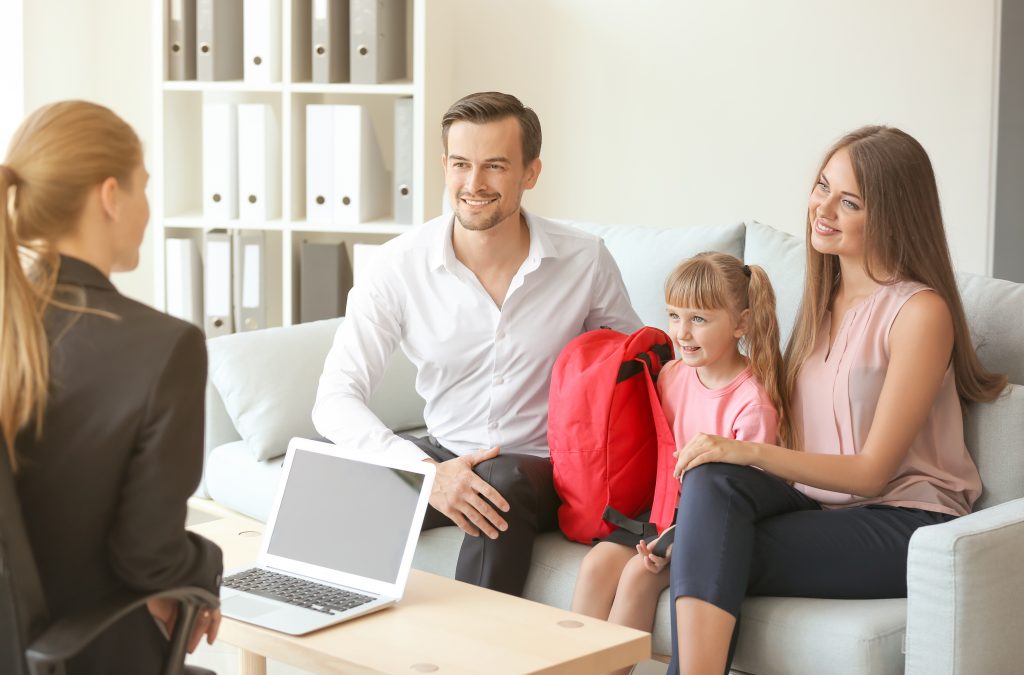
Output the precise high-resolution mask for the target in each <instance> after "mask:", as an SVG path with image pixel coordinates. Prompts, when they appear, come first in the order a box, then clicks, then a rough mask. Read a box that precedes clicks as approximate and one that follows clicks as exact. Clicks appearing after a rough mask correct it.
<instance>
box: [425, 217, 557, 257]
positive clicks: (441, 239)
mask: <svg viewBox="0 0 1024 675" xmlns="http://www.w3.org/2000/svg"><path fill="white" fill-rule="evenodd" d="M519 210H520V212H521V213H522V214H523V217H524V218H525V219H526V227H527V228H529V230H530V250H529V252H528V253H527V254H526V259H527V261H530V262H532V263H534V264H540V261H541V260H543V259H544V258H557V257H558V255H559V254H558V248H557V247H556V246H555V244H554V242H553V241H551V237H550V236H548V233H547V230H546V229H545V228H544V226H543V224H542V223H541V222H540V221H541V219H540V218H538V217H537V216H534V215H533V214H531V213H529V212H528V211H527V210H526V209H524V208H520V209H519ZM438 230H439V231H438V233H437V241H436V242H435V244H434V246H433V247H432V253H431V256H430V268H431V269H440V268H447V269H449V270H451V269H452V268H453V267H454V265H455V262H456V258H455V246H454V245H453V244H452V233H453V232H454V231H455V214H454V213H452V214H450V215H449V216H448V217H447V218H443V219H442V220H441V223H440V225H439V227H438Z"/></svg>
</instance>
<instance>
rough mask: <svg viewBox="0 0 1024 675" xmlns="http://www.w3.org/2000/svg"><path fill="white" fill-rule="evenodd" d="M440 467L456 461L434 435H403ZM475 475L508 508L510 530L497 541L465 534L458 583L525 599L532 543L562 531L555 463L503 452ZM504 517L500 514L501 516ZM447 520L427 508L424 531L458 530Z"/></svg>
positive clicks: (437, 512) (477, 467) (475, 470)
mask: <svg viewBox="0 0 1024 675" xmlns="http://www.w3.org/2000/svg"><path fill="white" fill-rule="evenodd" d="M402 438H405V439H407V440H409V441H412V442H413V443H415V444H416V445H417V446H418V447H419V448H420V449H421V450H423V452H425V453H427V454H428V455H430V457H431V458H432V459H434V460H435V461H438V462H444V461H447V460H449V459H454V458H455V457H457V455H456V454H455V453H453V452H452V451H450V450H448V449H447V448H444V447H442V446H441V445H440V444H439V443H438V442H437V440H436V439H434V438H433V437H431V436H427V437H424V438H416V437H413V436H407V435H403V436H402ZM473 471H474V473H476V474H477V475H478V476H480V477H481V478H483V479H484V480H485V481H487V483H488V484H490V485H491V486H492V487H493V488H494V489H495V490H497V491H498V492H499V493H500V494H501V496H502V497H504V498H505V500H506V501H507V502H508V504H509V510H508V512H507V513H502V517H503V518H504V519H505V521H506V522H507V523H508V529H507V530H505V531H504V532H499V533H498V538H497V539H491V538H490V537H487V536H486V535H483V534H481V535H480V536H478V537H472V536H470V535H468V534H467V535H466V536H465V537H464V539H463V541H462V548H461V549H460V550H459V560H458V563H457V564H456V567H455V578H456V579H458V580H459V581H465V582H466V583H470V584H474V585H476V586H483V587H484V588H490V589H491V590H495V591H501V592H502V593H508V594H510V595H516V596H522V594H523V587H524V586H525V585H526V575H527V574H528V573H529V571H530V561H531V560H532V559H533V540H534V539H535V538H536V536H537V535H538V534H540V533H542V532H548V531H551V530H554V529H557V527H558V506H559V504H560V503H561V502H560V501H559V499H558V495H557V494H556V493H555V487H554V483H553V482H552V478H551V461H550V460H548V459H547V458H544V457H536V456H534V455H524V454H517V453H514V452H504V451H502V453H501V454H500V455H498V456H497V457H495V458H494V459H489V460H487V461H486V462H481V463H480V464H477V465H476V467H474V469H473ZM499 512H500V511H499ZM454 524H455V523H453V522H452V520H451V519H450V518H448V516H446V515H444V514H443V513H441V512H440V511H438V510H437V509H435V508H434V507H432V506H430V507H428V508H427V514H426V517H425V518H424V519H423V529H424V530H429V529H432V528H435V527H444V526H446V525H454Z"/></svg>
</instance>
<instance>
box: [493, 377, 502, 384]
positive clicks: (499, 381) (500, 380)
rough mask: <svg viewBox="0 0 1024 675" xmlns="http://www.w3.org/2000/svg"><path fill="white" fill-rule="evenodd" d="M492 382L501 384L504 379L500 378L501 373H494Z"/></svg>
mask: <svg viewBox="0 0 1024 675" xmlns="http://www.w3.org/2000/svg"><path fill="white" fill-rule="evenodd" d="M493 382H494V384H501V383H502V382H504V380H503V379H501V375H495V376H494V380H493Z"/></svg>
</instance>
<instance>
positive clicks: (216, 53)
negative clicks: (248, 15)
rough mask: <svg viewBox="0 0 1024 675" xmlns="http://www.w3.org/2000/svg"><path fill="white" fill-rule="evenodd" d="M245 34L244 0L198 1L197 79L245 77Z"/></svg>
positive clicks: (238, 78) (208, 80)
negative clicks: (243, 35)
mask: <svg viewBox="0 0 1024 675" xmlns="http://www.w3.org/2000/svg"><path fill="white" fill-rule="evenodd" d="M242 33H243V31H242V0H198V8H197V10H196V75H197V79H199V80H202V81H204V82H211V81H217V80H241V79H242V73H243V63H242V54H243V52H242Z"/></svg>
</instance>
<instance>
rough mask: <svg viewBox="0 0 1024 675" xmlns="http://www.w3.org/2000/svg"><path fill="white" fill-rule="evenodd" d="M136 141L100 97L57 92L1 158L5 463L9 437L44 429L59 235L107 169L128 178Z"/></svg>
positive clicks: (0, 408) (0, 375) (138, 153)
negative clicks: (48, 323) (57, 98)
mask: <svg viewBox="0 0 1024 675" xmlns="http://www.w3.org/2000/svg"><path fill="white" fill-rule="evenodd" d="M141 161H142V145H141V143H140V142H139V138H138V136H137V135H136V134H135V132H134V131H133V130H132V128H131V127H130V126H128V124H127V123H125V122H124V120H122V119H121V118H120V117H118V116H117V115H115V114H114V113H113V112H112V111H110V110H109V109H107V108H104V107H103V106H100V105H96V104H94V103H88V102H86V101H61V102H59V103H53V104H50V105H47V106H44V107H42V108H40V109H38V110H36V111H35V112H34V113H32V114H31V115H29V117H28V118H26V119H25V121H24V122H22V124H21V126H20V127H19V128H18V130H17V131H16V132H15V134H14V138H12V139H11V144H10V146H9V147H8V149H7V157H6V159H5V160H4V162H3V164H0V362H2V363H3V368H2V370H0V430H2V432H3V441H4V445H5V446H6V448H7V453H8V457H9V458H10V461H11V465H12V466H13V467H16V466H17V461H16V453H15V447H14V443H15V438H16V436H17V435H18V433H19V432H20V431H21V430H22V429H24V428H25V427H27V426H29V425H30V424H33V423H34V426H35V433H36V434H37V435H38V434H40V433H41V432H42V428H43V414H44V411H45V409H46V402H47V388H48V386H49V373H50V371H49V346H48V344H47V336H46V330H45V327H44V323H43V318H44V314H45V312H46V310H47V308H48V307H50V306H51V305H53V304H59V303H57V302H56V301H55V300H54V289H55V286H56V283H57V273H58V271H59V266H60V257H59V255H58V253H57V249H56V242H57V241H58V240H59V239H60V238H62V237H64V236H67V235H69V234H71V233H72V232H73V231H74V229H75V227H76V226H77V225H78V220H79V218H80V216H81V214H82V210H83V208H84V206H85V202H86V199H87V197H88V194H89V191H90V190H92V189H93V188H95V187H97V186H99V185H100V184H101V183H102V182H103V181H105V180H106V179H107V178H111V177H113V178H116V179H117V180H118V182H119V183H120V184H121V185H123V186H126V187H128V186H130V181H131V176H132V171H133V170H134V169H135V168H136V167H137V166H138V165H139V163H140V162H141Z"/></svg>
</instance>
